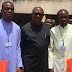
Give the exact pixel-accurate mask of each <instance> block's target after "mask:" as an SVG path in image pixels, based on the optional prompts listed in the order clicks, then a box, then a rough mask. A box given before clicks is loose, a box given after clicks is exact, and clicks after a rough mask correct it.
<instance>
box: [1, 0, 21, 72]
mask: <svg viewBox="0 0 72 72" xmlns="http://www.w3.org/2000/svg"><path fill="white" fill-rule="evenodd" d="M1 12H2V18H1V19H0V61H1V62H2V61H4V62H5V63H6V62H7V64H8V66H7V71H6V72H21V71H20V67H22V59H21V49H20V28H19V26H18V25H17V24H16V23H14V22H13V21H12V18H13V15H14V6H13V4H12V3H11V2H9V1H6V2H4V3H3V4H2V9H1ZM2 66H3V65H2ZM4 66H5V64H4ZM3 69H4V67H3Z"/></svg>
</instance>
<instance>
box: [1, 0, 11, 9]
mask: <svg viewBox="0 0 72 72" xmlns="http://www.w3.org/2000/svg"><path fill="white" fill-rule="evenodd" d="M5 3H11V2H10V1H5V2H4V3H2V9H3V6H4V4H5ZM11 4H12V3H11Z"/></svg>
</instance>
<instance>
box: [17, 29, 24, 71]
mask: <svg viewBox="0 0 72 72" xmlns="http://www.w3.org/2000/svg"><path fill="white" fill-rule="evenodd" d="M20 39H21V38H20V29H19V31H18V40H17V41H18V44H17V51H16V55H17V69H16V71H17V72H18V71H19V72H20V67H22V66H23V65H22V58H21V48H20Z"/></svg>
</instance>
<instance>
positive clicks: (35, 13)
mask: <svg viewBox="0 0 72 72" xmlns="http://www.w3.org/2000/svg"><path fill="white" fill-rule="evenodd" d="M34 14H35V15H40V16H42V15H43V13H34Z"/></svg>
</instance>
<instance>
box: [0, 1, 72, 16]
mask: <svg viewBox="0 0 72 72" xmlns="http://www.w3.org/2000/svg"><path fill="white" fill-rule="evenodd" d="M4 1H8V0H1V1H0V9H1V4H2V3H3V2H4ZM9 1H11V2H13V1H12V0H9ZM14 6H15V13H31V12H32V9H33V8H34V7H36V6H41V7H42V8H43V9H44V12H45V14H56V13H57V11H58V10H60V9H66V10H68V11H69V14H70V15H71V14H72V0H17V1H16V2H14Z"/></svg>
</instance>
